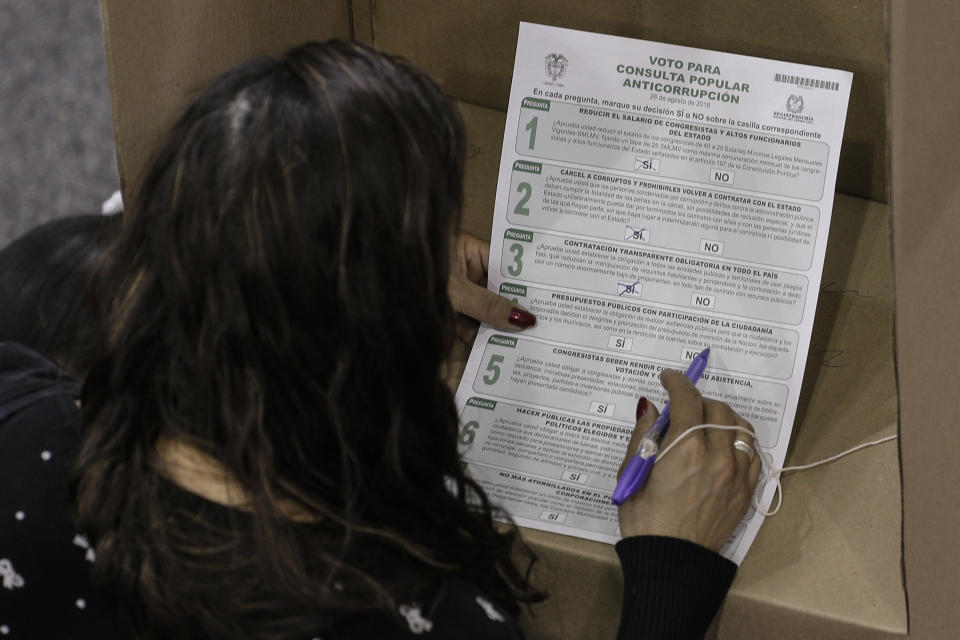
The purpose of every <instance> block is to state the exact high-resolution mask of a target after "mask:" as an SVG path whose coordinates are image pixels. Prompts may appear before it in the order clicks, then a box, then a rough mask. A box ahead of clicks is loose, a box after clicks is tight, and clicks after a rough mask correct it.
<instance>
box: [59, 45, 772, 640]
mask: <svg viewBox="0 0 960 640" xmlns="http://www.w3.org/2000/svg"><path fill="white" fill-rule="evenodd" d="M463 135H464V134H463V129H462V124H461V121H460V118H459V115H458V113H457V111H456V108H455V106H454V104H453V103H452V102H451V101H450V100H449V99H448V98H447V97H445V96H444V95H443V94H442V93H441V92H440V91H439V89H438V88H437V87H436V85H435V84H434V83H433V82H432V81H431V80H430V79H429V78H427V77H426V76H425V75H423V74H422V73H421V72H419V71H417V70H415V69H413V68H412V67H410V66H409V65H408V64H406V63H405V62H404V61H402V60H399V59H396V58H392V57H390V56H386V55H383V54H380V53H377V52H374V51H372V50H370V49H367V48H364V47H361V46H359V45H354V44H348V43H339V42H330V43H326V44H317V43H314V44H308V45H304V46H302V47H298V48H296V49H293V50H291V51H290V52H288V53H287V54H285V55H284V56H282V57H280V58H276V59H259V60H254V61H251V62H248V63H245V64H243V65H241V66H239V67H237V68H235V69H233V70H232V71H230V72H228V73H226V74H224V75H223V76H221V77H220V78H219V79H217V80H216V81H215V82H214V83H213V84H212V85H211V86H210V87H209V88H208V89H207V90H206V91H204V92H203V93H202V94H201V95H200V96H199V97H198V98H197V99H196V100H195V101H194V102H193V103H192V104H191V105H190V106H189V107H188V108H187V109H186V111H185V112H184V113H183V115H182V116H181V118H180V119H179V120H178V122H177V123H176V125H175V126H174V127H173V129H172V131H171V132H170V134H169V135H168V136H167V137H166V138H165V139H164V142H163V144H162V145H161V147H160V149H159V151H158V152H157V154H156V155H155V157H154V159H153V161H152V163H151V166H150V169H149V170H148V172H147V174H146V176H145V178H144V180H143V182H142V185H141V186H140V189H139V193H138V195H137V198H136V201H135V203H134V206H133V209H132V211H131V215H130V218H129V220H130V222H129V225H128V226H127V227H126V228H125V229H124V231H123V233H122V235H121V237H120V238H119V240H118V242H117V244H116V246H115V247H114V248H113V250H112V251H111V253H110V256H109V260H108V264H107V265H106V266H105V267H104V269H103V270H102V272H101V274H100V276H99V278H98V280H97V283H96V290H97V292H99V293H100V294H103V295H104V296H105V297H104V300H103V307H104V310H105V316H104V320H103V322H102V327H103V328H104V330H103V331H102V335H101V336H100V338H99V340H98V342H97V353H98V354H99V357H98V358H97V359H96V361H95V362H94V363H93V365H92V367H91V368H90V370H89V373H88V375H87V377H86V380H85V382H84V386H83V410H82V414H83V415H82V422H83V426H82V434H81V437H80V444H79V451H78V453H77V455H76V457H75V463H74V490H75V499H76V506H77V512H78V514H79V524H80V526H81V528H82V530H83V531H84V532H85V533H86V534H87V535H88V536H89V538H90V540H91V541H92V542H93V543H94V546H93V551H94V552H95V558H96V562H94V563H93V569H94V575H95V579H96V580H97V581H98V583H100V584H102V585H104V587H105V588H106V589H108V593H111V594H113V595H114V596H115V597H116V598H117V599H118V602H119V603H120V605H119V606H118V609H117V610H118V611H120V612H122V615H123V616H124V617H125V618H126V620H127V623H126V624H128V626H129V629H130V630H131V632H132V633H134V634H138V635H139V636H141V637H146V638H165V637H171V638H173V637H175V638H194V637H196V638H201V637H202V638H211V637H212V638H312V637H322V638H324V639H325V640H329V639H330V638H368V637H369V638H390V637H411V636H419V635H424V634H425V635H426V636H427V637H434V638H471V637H482V638H516V637H520V636H521V633H520V630H519V627H518V626H517V623H516V616H517V614H518V613H519V611H520V609H521V605H522V604H524V603H531V602H536V601H538V600H539V599H541V598H542V594H541V593H540V591H538V590H537V589H536V588H534V587H533V586H531V584H530V583H529V580H528V576H529V572H530V568H531V566H532V559H533V557H532V554H531V553H530V552H529V550H527V549H526V547H525V546H524V545H523V543H522V541H520V540H519V538H518V536H517V535H516V531H515V529H513V528H508V529H506V530H502V529H497V528H495V527H494V526H493V520H492V516H493V514H494V508H493V506H491V505H490V503H489V502H488V500H487V498H486V497H485V495H484V493H483V491H482V490H481V489H480V487H479V486H478V485H477V484H476V483H474V482H473V481H472V480H471V479H470V478H469V477H468V476H466V475H465V473H464V471H463V468H462V466H461V464H460V461H459V459H458V456H457V446H456V434H457V429H456V426H457V415H456V411H455V407H454V404H453V399H452V396H451V393H450V391H449V389H448V388H447V387H446V385H445V384H444V382H443V380H442V378H441V375H440V372H441V366H442V363H443V361H444V358H445V356H446V355H447V352H448V350H449V348H450V346H451V342H452V339H453V336H454V330H455V329H454V327H455V326H456V320H457V316H456V312H455V310H454V307H453V306H452V304H451V300H452V301H454V302H455V303H456V304H457V310H460V311H472V312H473V313H474V315H480V316H482V317H481V318H480V319H484V320H488V321H491V322H493V323H494V324H497V325H498V326H501V327H504V328H506V327H509V326H511V325H512V326H513V327H514V328H521V327H522V326H525V325H529V324H530V322H531V321H532V318H531V317H530V316H529V314H526V312H525V311H524V310H522V309H519V308H515V307H513V306H512V305H511V304H510V303H507V302H505V301H503V300H501V299H494V298H489V297H487V298H486V302H484V301H481V300H480V299H479V298H480V296H488V295H492V294H487V293H486V292H482V293H481V291H480V290H479V289H476V288H471V287H470V285H469V281H471V280H472V281H481V280H482V279H483V277H484V275H485V274H484V273H483V271H484V269H483V268H482V264H483V263H485V261H483V260H479V258H482V256H481V254H482V250H480V249H479V248H478V245H477V244H476V242H475V241H472V240H469V239H465V238H464V237H462V236H457V235H456V232H457V227H458V221H459V214H460V209H461V197H462V186H461V181H462V167H463V147H464V143H463ZM452 238H455V239H456V240H454V241H452V240H451V239H452ZM451 255H452V256H454V258H453V259H451ZM478 262H479V263H481V267H480V268H478V267H477V264H478ZM491 301H492V303H490V302H491ZM664 383H665V385H666V386H667V389H668V391H669V392H670V393H671V397H672V398H674V399H675V402H676V404H675V406H674V425H675V426H674V431H675V432H677V431H679V430H680V429H679V428H680V427H684V426H688V425H687V423H689V424H690V425H692V424H698V423H701V422H704V421H707V420H708V421H714V422H722V423H725V424H733V423H739V424H744V425H745V424H746V423H745V422H743V421H742V420H741V419H740V418H739V416H736V414H735V413H734V412H732V411H731V410H730V409H729V408H727V407H726V406H725V405H721V404H719V403H714V402H710V401H703V400H701V399H700V397H699V394H697V393H696V390H695V389H693V387H692V386H691V385H689V384H688V383H685V381H684V379H683V378H682V376H677V375H673V374H667V375H665V377H664ZM677 405H679V406H677ZM647 407H649V405H648V403H646V401H645V400H641V403H640V406H638V415H639V416H642V417H641V419H640V428H644V426H649V423H650V421H652V420H653V419H654V418H655V416H656V411H655V410H654V409H652V408H650V409H649V410H648V409H647ZM718 433H719V432H718ZM725 437H726V436H723V438H725ZM723 438H721V437H720V436H717V437H713V436H711V437H710V438H707V437H706V436H704V435H703V434H702V432H701V433H698V434H697V435H695V436H691V437H689V438H687V439H685V440H684V441H683V442H681V443H680V445H679V446H678V448H677V451H676V453H675V454H671V457H669V458H667V459H665V461H664V463H663V464H662V465H660V467H662V468H660V467H658V469H657V470H656V471H655V473H654V474H652V476H651V480H650V482H649V485H648V487H647V489H646V490H645V491H644V492H642V493H641V494H639V495H637V496H635V498H634V499H632V500H631V501H629V502H628V503H627V504H626V505H624V508H623V509H622V510H621V518H622V522H621V529H622V531H623V533H624V535H625V536H632V537H630V538H629V539H628V540H625V541H623V542H621V544H620V545H619V546H618V551H620V553H621V556H622V557H623V558H624V565H625V571H627V573H626V586H627V590H626V594H625V598H627V599H628V603H629V607H628V609H627V610H626V611H628V615H625V617H624V621H623V624H622V628H621V632H622V633H624V634H628V635H629V634H632V633H634V632H635V630H637V629H646V630H647V631H649V632H650V633H659V632H658V631H656V629H657V628H658V627H656V626H648V625H650V624H661V625H664V624H665V625H666V628H668V629H669V630H670V632H671V633H687V632H686V631H685V627H683V626H682V625H684V624H691V623H690V620H694V621H695V624H697V625H700V626H698V627H696V629H693V627H692V626H691V627H690V628H691V629H693V631H692V632H693V633H702V628H700V627H705V625H706V624H709V621H710V619H711V618H712V616H713V613H714V611H715V608H716V606H717V605H718V604H719V601H720V599H722V597H723V594H724V593H725V590H726V587H727V586H728V585H729V581H730V579H732V576H733V571H734V570H735V567H733V566H732V565H731V564H730V563H728V562H727V561H725V560H723V559H722V558H720V557H719V556H717V555H716V554H715V553H714V552H713V551H710V550H709V549H708V548H705V547H713V548H714V549H717V548H719V546H720V545H722V544H723V542H724V541H725V539H726V537H727V536H728V535H729V534H730V532H732V530H733V527H734V526H735V525H736V524H737V522H739V519H740V518H742V516H743V514H744V513H745V511H746V508H747V503H748V500H749V496H750V492H751V482H753V483H755V481H756V473H755V472H756V471H757V470H758V469H756V468H755V467H756V465H751V464H749V462H746V463H745V457H744V460H740V459H737V457H736V456H737V454H735V453H734V450H733V448H732V447H731V446H730V442H732V439H733V438H732V436H730V437H729V438H728V440H729V442H726V441H724V440H723ZM720 445H723V447H724V448H723V450H722V451H721V446H720ZM632 446H633V447H635V446H636V443H633V445H632ZM740 455H742V454H740ZM718 469H719V470H720V471H719V472H718ZM651 509H656V511H657V513H659V514H660V515H659V516H658V517H657V518H650V517H648V513H651V511H650V510H651ZM641 513H642V514H643V515H640V514H641ZM639 534H654V535H656V536H671V537H669V538H665V537H651V536H650V535H648V536H647V537H635V535H639ZM694 543H699V544H694ZM699 545H703V546H699ZM511 554H515V555H514V556H513V557H511ZM658 558H659V560H657V559H658ZM665 559H666V560H665ZM664 561H666V562H667V563H668V564H669V565H671V566H674V565H676V566H678V567H679V568H680V570H681V575H680V578H681V579H680V580H678V581H674V583H672V584H670V585H669V587H670V591H671V592H672V593H673V594H675V596H676V597H679V598H681V599H682V598H684V597H688V596H687V594H690V597H693V598H696V599H697V600H698V602H697V603H690V602H683V601H682V600H679V601H678V600H674V601H671V602H669V603H667V606H664V605H663V604H662V603H658V602H656V601H653V605H652V606H649V607H646V609H638V605H637V603H638V598H640V601H642V602H644V603H645V602H646V600H643V599H642V596H643V593H642V592H643V591H644V589H645V588H646V587H645V586H644V583H643V581H642V580H641V579H640V578H638V577H637V576H636V571H637V570H638V569H639V568H642V567H644V566H648V565H649V563H650V562H661V563H662V562H664ZM701 563H705V564H704V566H705V567H706V569H698V571H700V572H702V571H706V572H707V573H708V574H710V573H713V574H716V575H715V576H713V579H711V580H708V581H703V580H700V579H699V578H697V579H696V580H693V581H691V580H690V577H691V575H692V574H690V573H689V571H690V568H691V567H693V566H695V565H699V564H701ZM684 567H686V568H684ZM684 571H686V572H687V573H683V572H684ZM631 572H633V573H631ZM697 575H699V574H697ZM638 594H640V595H638ZM704 603H706V604H704ZM644 606H646V605H644ZM671 606H672V607H676V606H680V607H681V609H682V611H683V615H681V616H675V615H670V614H669V612H668V611H667V610H668V609H670V607H671ZM691 606H692V607H693V609H691ZM638 612H639V613H642V614H643V615H640V618H641V620H640V622H637V620H636V619H637V617H638ZM644 612H646V613H645V614H644ZM665 612H666V613H665ZM674 613H675V612H674ZM704 620H705V621H706V622H705V623H704V622H703V621H704ZM678 624H679V625H681V626H677V625H678ZM74 633H77V631H76V628H75V631H74ZM624 637H627V636H626V635H625V636H624ZM681 637H685V636H681Z"/></svg>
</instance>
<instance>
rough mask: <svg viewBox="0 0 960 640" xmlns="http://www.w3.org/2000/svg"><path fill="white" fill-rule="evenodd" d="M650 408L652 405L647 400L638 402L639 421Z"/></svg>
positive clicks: (643, 399) (641, 399)
mask: <svg viewBox="0 0 960 640" xmlns="http://www.w3.org/2000/svg"><path fill="white" fill-rule="evenodd" d="M649 406H650V403H648V402H647V399H646V398H640V400H639V401H638V402H637V420H639V419H640V418H642V417H643V415H644V414H645V413H646V412H647V408H648V407H649Z"/></svg>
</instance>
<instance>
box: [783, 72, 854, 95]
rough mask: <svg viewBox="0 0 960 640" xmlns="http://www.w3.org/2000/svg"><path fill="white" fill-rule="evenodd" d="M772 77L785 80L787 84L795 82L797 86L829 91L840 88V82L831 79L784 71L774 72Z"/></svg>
mask: <svg viewBox="0 0 960 640" xmlns="http://www.w3.org/2000/svg"><path fill="white" fill-rule="evenodd" d="M773 79H774V81H775V82H785V83H787V84H795V85H797V86H798V87H808V88H811V89H829V90H830V91H838V90H839V89H840V83H839V82H833V81H832V80H818V79H817V78H802V77H800V76H791V75H787V74H784V73H776V74H774V75H773Z"/></svg>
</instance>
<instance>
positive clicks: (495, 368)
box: [483, 354, 503, 384]
mask: <svg viewBox="0 0 960 640" xmlns="http://www.w3.org/2000/svg"><path fill="white" fill-rule="evenodd" d="M501 362H503V356H498V355H496V354H494V355H492V356H490V362H488V363H487V371H490V372H491V373H492V375H490V374H488V375H485V376H483V381H484V382H486V383H487V384H493V383H494V382H496V381H497V380H499V379H500V366H499V363H501Z"/></svg>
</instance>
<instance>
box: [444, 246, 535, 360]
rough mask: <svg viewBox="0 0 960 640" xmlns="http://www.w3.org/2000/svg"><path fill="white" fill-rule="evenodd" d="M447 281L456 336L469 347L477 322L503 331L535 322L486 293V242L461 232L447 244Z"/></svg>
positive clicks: (507, 301)
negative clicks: (448, 271)
mask: <svg viewBox="0 0 960 640" xmlns="http://www.w3.org/2000/svg"><path fill="white" fill-rule="evenodd" d="M450 253H451V256H450V258H451V260H450V281H449V283H448V285H447V290H448V292H449V294H450V303H451V304H452V305H453V310H454V311H456V312H457V313H458V314H459V315H458V317H457V337H459V338H460V339H461V340H462V341H463V342H465V343H467V344H470V343H471V342H472V341H473V339H474V338H475V337H476V335H477V328H478V327H479V323H480V322H486V323H487V324H489V325H491V326H493V327H496V328H497V329H500V330H504V331H518V330H521V329H526V328H527V327H532V326H533V325H534V324H536V322H537V319H536V318H535V317H534V316H533V314H532V313H530V312H529V311H527V310H526V309H524V308H523V307H521V306H520V305H518V304H517V303H515V302H513V301H512V300H510V299H508V298H504V297H503V296H500V295H497V294H496V293H494V292H492V291H488V290H487V286H486V285H487V264H488V263H489V258H490V243H489V242H487V241H486V240H481V239H480V238H478V237H476V236H474V235H471V234H469V233H465V232H461V233H459V234H457V235H456V236H454V238H453V241H452V242H451V244H450Z"/></svg>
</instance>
